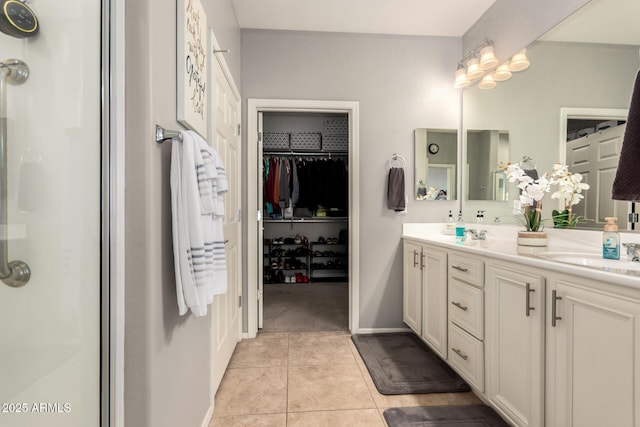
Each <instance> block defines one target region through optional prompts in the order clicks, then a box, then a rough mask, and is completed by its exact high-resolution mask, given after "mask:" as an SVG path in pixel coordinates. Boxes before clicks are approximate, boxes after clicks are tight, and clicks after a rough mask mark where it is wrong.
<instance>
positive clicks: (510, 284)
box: [485, 265, 545, 426]
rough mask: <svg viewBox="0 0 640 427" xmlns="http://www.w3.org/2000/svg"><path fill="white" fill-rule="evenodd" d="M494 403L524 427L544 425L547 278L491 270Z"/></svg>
mask: <svg viewBox="0 0 640 427" xmlns="http://www.w3.org/2000/svg"><path fill="white" fill-rule="evenodd" d="M486 279H487V280H486V284H485V290H486V296H487V301H486V310H485V313H486V316H487V317H486V318H487V331H486V341H485V345H486V350H487V359H488V361H489V364H488V366H487V369H488V372H487V374H488V375H487V392H488V395H489V399H490V400H491V402H492V403H493V404H495V405H496V406H497V407H498V408H499V409H500V410H502V411H503V412H504V413H505V414H506V415H507V416H508V417H509V418H511V420H512V421H513V422H514V423H516V425H519V426H543V425H544V398H543V396H544V320H545V316H544V314H545V308H544V291H545V289H544V279H543V278H542V277H540V276H535V275H531V274H526V273H524V272H522V271H517V270H511V269H507V268H503V267H497V266H493V265H488V266H487V269H486Z"/></svg>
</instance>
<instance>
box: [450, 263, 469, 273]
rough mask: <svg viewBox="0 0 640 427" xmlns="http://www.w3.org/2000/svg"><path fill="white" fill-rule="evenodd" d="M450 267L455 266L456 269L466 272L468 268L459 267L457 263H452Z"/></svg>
mask: <svg viewBox="0 0 640 427" xmlns="http://www.w3.org/2000/svg"><path fill="white" fill-rule="evenodd" d="M451 268H455V269H456V270H458V271H462V272H463V273H468V272H469V269H468V268H464V267H460V266H459V265H452V266H451Z"/></svg>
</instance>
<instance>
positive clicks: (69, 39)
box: [0, 0, 102, 427]
mask: <svg viewBox="0 0 640 427" xmlns="http://www.w3.org/2000/svg"><path fill="white" fill-rule="evenodd" d="M2 3H3V8H2V10H0V14H1V13H4V14H5V16H4V17H0V18H2V19H4V21H2V22H3V25H2V26H0V30H1V31H2V32H1V33H0V79H1V80H2V82H0V89H1V91H2V93H1V94H0V95H1V96H2V101H0V104H1V105H0V119H1V120H0V126H2V128H3V129H2V154H3V155H2V157H3V159H2V160H3V161H2V162H1V163H0V168H1V169H2V170H0V179H1V181H2V182H0V203H1V204H2V206H0V220H1V222H2V223H1V224H0V239H1V240H2V241H1V242H0V426H1V427H20V426H28V427H40V426H47V427H58V426H60V427H62V426H64V427H70V426H72V427H73V426H78V427H91V426H99V425H100V396H101V384H100V318H101V317H100V316H101V303H100V289H101V264H100V260H101V157H100V155H101V111H102V110H101V80H100V79H101V77H100V76H101V2H100V1H82V2H78V1H71V0H58V1H55V2H51V1H43V0H32V1H29V2H27V3H26V4H24V3H23V2H19V1H16V0H4V1H3V2H2ZM30 13H31V14H32V15H30ZM0 21H1V19H0ZM7 22H8V23H9V24H8V25H9V26H11V25H12V26H13V27H7V24H6V23H7ZM34 23H36V24H37V31H34V30H33V28H34ZM16 60H18V61H20V62H21V63H24V64H25V65H24V68H21V69H22V70H23V73H24V69H28V73H27V74H26V75H24V76H22V81H14V80H15V77H16V74H15V73H16V72H17V71H16V69H17V68H16V66H15V64H16V62H15V61H16ZM18 68H20V67H18ZM27 269H28V270H27Z"/></svg>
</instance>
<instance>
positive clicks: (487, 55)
mask: <svg viewBox="0 0 640 427" xmlns="http://www.w3.org/2000/svg"><path fill="white" fill-rule="evenodd" d="M496 65H498V58H496V55H495V54H494V53H493V44H488V45H487V46H485V47H483V48H482V50H480V64H479V66H480V69H481V70H483V71H486V70H491V69H492V68H494V67H495V66H496Z"/></svg>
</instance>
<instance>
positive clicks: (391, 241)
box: [242, 30, 460, 328]
mask: <svg viewBox="0 0 640 427" xmlns="http://www.w3.org/2000/svg"><path fill="white" fill-rule="evenodd" d="M459 56H460V39H456V38H436V37H398V36H375V35H362V34H329V33H312V32H278V31H257V30H245V31H243V32H242V84H243V91H242V95H243V98H244V99H246V98H289V99H318V100H348V101H358V102H359V103H360V153H361V157H360V165H361V170H360V171H354V172H355V173H359V174H360V183H361V188H360V199H361V206H360V212H361V217H360V236H361V238H360V248H361V253H360V262H361V268H360V270H361V271H360V327H361V328H387V327H402V326H403V325H402V251H401V246H400V236H401V228H402V227H401V225H402V223H403V222H405V221H407V222H415V221H443V220H444V219H445V217H446V215H447V214H448V211H449V209H453V206H455V202H438V203H437V204H434V203H427V202H416V201H413V200H412V197H410V201H409V212H408V215H406V216H399V215H396V214H395V213H394V212H392V211H389V210H388V209H387V208H386V201H385V193H386V190H385V189H386V174H387V169H386V162H387V160H388V159H389V157H390V156H391V155H392V154H393V153H400V154H402V155H403V156H405V158H406V159H407V168H406V170H405V173H406V182H407V183H413V181H414V179H413V174H414V172H413V157H414V156H413V152H414V145H413V130H414V129H415V128H439V129H443V128H444V129H446V128H454V129H455V128H457V127H458V122H459V94H458V91H457V90H454V89H453V87H452V81H453V80H452V78H453V71H454V70H455V68H456V64H457V61H458V58H459ZM413 191H414V190H413V186H412V185H408V186H407V192H408V195H409V196H411V194H413Z"/></svg>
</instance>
